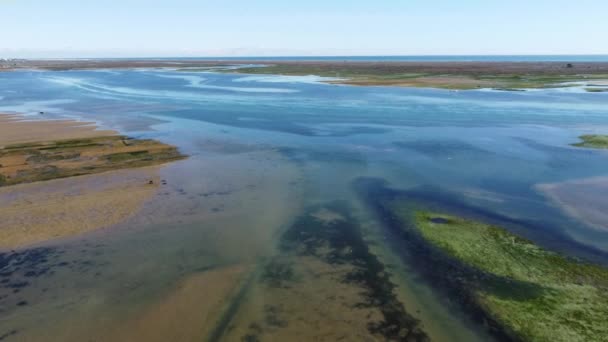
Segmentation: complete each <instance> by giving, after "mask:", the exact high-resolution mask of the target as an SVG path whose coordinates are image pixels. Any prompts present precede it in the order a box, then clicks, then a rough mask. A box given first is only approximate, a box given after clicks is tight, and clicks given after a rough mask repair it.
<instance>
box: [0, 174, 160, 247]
mask: <svg viewBox="0 0 608 342" xmlns="http://www.w3.org/2000/svg"><path fill="white" fill-rule="evenodd" d="M151 179H154V180H156V181H155V182H154V184H153V185H150V184H148V181H149V180H151ZM158 180H159V176H158V167H157V166H153V167H147V168H138V169H133V170H118V171H111V172H107V173H102V174H96V175H86V176H78V177H71V178H64V179H56V180H50V181H46V182H37V183H31V184H19V185H14V186H8V187H2V188H0V217H1V218H2V220H0V249H3V248H7V249H8V248H17V247H20V246H25V245H29V244H33V243H38V242H42V241H45V240H49V239H54V238H60V237H66V236H70V235H74V234H79V233H83V232H87V231H92V230H95V229H99V228H103V227H108V226H111V225H113V224H116V223H118V222H121V221H122V220H124V219H126V218H127V217H129V216H130V215H131V214H133V213H134V212H136V211H137V210H138V209H139V208H140V207H141V205H142V203H143V202H144V201H145V200H146V199H148V198H150V197H151V196H153V195H154V194H155V193H156V190H157V188H158V184H159V181H158Z"/></svg>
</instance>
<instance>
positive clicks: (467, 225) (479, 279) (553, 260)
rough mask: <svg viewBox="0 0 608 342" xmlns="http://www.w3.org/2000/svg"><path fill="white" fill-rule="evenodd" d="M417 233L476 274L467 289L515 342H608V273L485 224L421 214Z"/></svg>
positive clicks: (417, 214)
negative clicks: (519, 341)
mask: <svg viewBox="0 0 608 342" xmlns="http://www.w3.org/2000/svg"><path fill="white" fill-rule="evenodd" d="M414 226H415V227H416V230H417V231H418V233H419V234H420V235H421V236H422V238H423V240H424V241H426V242H427V243H428V244H430V245H431V246H432V247H433V248H435V249H437V250H439V251H440V253H441V254H444V255H445V256H446V257H447V258H448V259H451V260H455V261H456V262H458V263H461V264H462V265H463V267H465V268H469V269H472V270H473V272H470V273H469V274H475V276H469V277H473V278H475V279H468V280H466V283H467V284H468V286H470V289H469V291H472V296H473V298H474V301H475V302H476V303H477V305H478V306H479V307H480V308H481V309H482V310H483V311H485V312H486V313H487V314H488V316H489V317H491V318H493V319H494V320H496V321H497V322H498V324H500V325H501V326H503V328H504V329H505V330H506V331H507V332H508V334H510V335H512V337H513V338H515V339H521V340H524V341H569V342H572V341H606V336H608V321H606V317H608V270H606V269H604V268H602V267H599V266H595V265H591V264H586V263H581V262H578V261H576V260H572V259H568V258H565V257H563V256H561V255H559V254H556V253H553V252H550V251H547V250H544V249H542V248H540V247H538V246H536V245H535V244H533V243H532V242H530V241H528V240H525V239H523V238H521V237H518V236H516V235H513V234H511V233H509V232H507V231H506V230H504V229H502V228H499V227H494V226H491V225H488V224H484V223H482V222H476V221H470V220H466V219H463V218H459V217H455V216H449V215H444V214H437V213H431V212H417V213H415V219H414ZM471 284H473V285H472V286H471Z"/></svg>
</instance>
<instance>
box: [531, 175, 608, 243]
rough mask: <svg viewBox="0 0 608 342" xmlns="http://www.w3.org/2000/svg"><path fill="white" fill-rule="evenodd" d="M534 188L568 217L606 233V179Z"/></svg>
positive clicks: (607, 183) (552, 184)
mask: <svg viewBox="0 0 608 342" xmlns="http://www.w3.org/2000/svg"><path fill="white" fill-rule="evenodd" d="M536 188H537V189H538V190H539V191H540V192H541V193H543V194H544V195H545V196H547V197H548V198H550V199H551V200H552V201H553V202H554V203H555V204H557V205H558V206H559V207H560V208H562V209H563V210H564V211H565V212H566V213H568V215H570V216H572V217H574V218H576V219H579V220H581V221H583V222H585V223H587V224H588V225H589V226H591V227H594V228H596V229H599V230H604V231H608V200H607V199H606V194H607V193H608V177H594V178H585V179H580V180H573V181H567V182H562V183H551V184H539V185H537V186H536Z"/></svg>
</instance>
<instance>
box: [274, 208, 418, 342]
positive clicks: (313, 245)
mask: <svg viewBox="0 0 608 342" xmlns="http://www.w3.org/2000/svg"><path fill="white" fill-rule="evenodd" d="M324 208H325V209H327V210H329V211H330V212H333V213H338V214H339V218H335V219H331V220H321V219H319V218H318V217H315V216H314V215H312V214H313V212H314V211H317V210H319V209H322V208H319V209H313V210H311V211H310V212H309V213H308V214H307V215H304V216H302V217H300V218H299V219H298V220H297V221H296V222H295V223H294V225H293V226H292V227H291V228H290V229H289V230H288V231H287V232H286V233H285V234H284V236H283V241H282V246H281V249H282V250H283V251H284V252H288V251H296V253H298V254H300V255H308V256H314V257H317V258H320V259H322V260H324V261H325V262H327V263H329V264H350V265H353V266H355V267H354V269H353V271H352V272H350V273H349V274H348V275H347V276H346V278H345V279H343V281H345V282H352V283H355V284H358V285H360V286H361V287H362V288H364V289H365V293H364V298H365V302H363V303H360V304H359V305H362V306H365V307H377V308H379V309H380V311H381V312H382V314H383V316H384V320H383V321H381V322H372V323H370V324H369V328H370V331H371V332H373V333H378V334H381V335H383V336H385V337H386V338H387V339H388V340H392V341H397V340H398V341H425V340H427V337H426V335H425V334H424V332H423V331H422V330H420V327H419V326H418V321H417V320H416V319H414V318H413V317H412V316H410V315H409V314H408V313H407V312H406V311H405V309H404V308H403V305H402V304H401V303H400V302H399V301H398V300H397V298H396V296H395V294H394V293H393V289H394V285H393V284H392V283H391V281H390V276H389V274H388V273H387V271H386V270H385V268H384V266H383V265H382V263H380V261H378V259H377V258H376V256H374V255H373V254H371V252H370V251H369V249H368V247H367V244H366V243H365V241H364V240H363V237H362V235H361V230H360V228H359V226H358V225H357V224H356V223H355V221H354V220H353V219H352V218H351V217H350V215H349V212H348V207H347V206H346V205H345V204H343V203H331V204H329V205H327V206H325V207H324Z"/></svg>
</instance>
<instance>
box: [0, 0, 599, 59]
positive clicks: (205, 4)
mask: <svg viewBox="0 0 608 342" xmlns="http://www.w3.org/2000/svg"><path fill="white" fill-rule="evenodd" d="M607 18H608V1H607V0H577V1H574V0H568V1H565V0H527V1H524V0H509V1H506V0H500V1H499V0H485V1H482V0H451V1H448V0H435V1H433V0H426V1H423V0H400V1H399V0H368V1H360V0H306V1H285V0H283V1H278V0H257V1H252V0H223V1H221V0H216V1H205V0H199V1H195V0H171V1H169V0H166V1H160V0H145V1H144V0H120V1H118V0H106V1H93V0H88V1H87V0H79V1H76V0H54V1H48V0H46V1H43V0H0V57H114V56H115V57H125V56H246V55H258V56H264V55H427V54H428V55H437V54H449V55H459V54H608V43H606V42H607V41H608V40H607V39H606V37H607V36H608V19H607Z"/></svg>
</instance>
